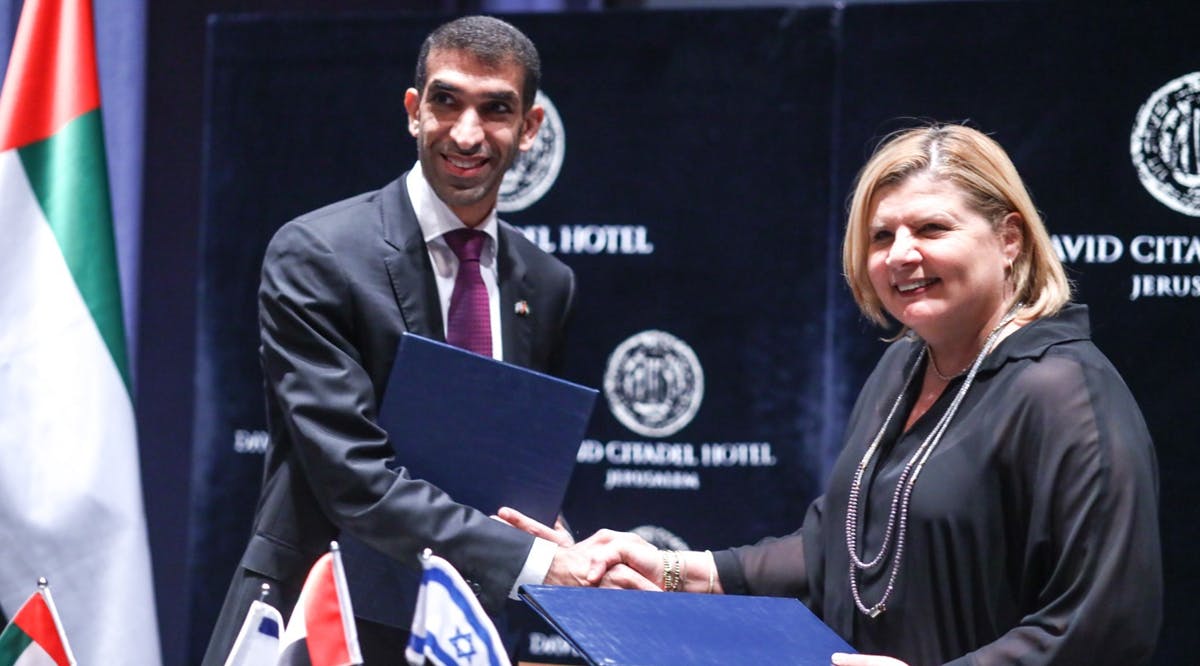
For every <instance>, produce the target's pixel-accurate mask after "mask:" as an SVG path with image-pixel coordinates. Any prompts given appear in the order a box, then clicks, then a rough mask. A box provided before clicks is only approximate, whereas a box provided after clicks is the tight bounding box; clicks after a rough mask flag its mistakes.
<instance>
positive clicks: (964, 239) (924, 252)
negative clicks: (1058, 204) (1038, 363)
mask: <svg viewBox="0 0 1200 666" xmlns="http://www.w3.org/2000/svg"><path fill="white" fill-rule="evenodd" d="M867 235H868V240H869V250H868V252H867V273H868V275H869V277H870V280H871V286H872V287H874V289H875V293H876V294H878V295H879V299H880V301H881V302H882V303H883V307H884V309H886V310H887V311H888V313H889V314H891V315H892V316H893V317H895V318H896V319H897V320H898V321H899V322H900V323H902V324H904V325H905V326H908V327H909V328H911V329H912V330H914V331H915V332H916V333H917V335H920V336H921V337H922V338H923V339H925V340H926V341H928V342H930V343H931V344H935V345H936V344H937V342H939V341H944V340H954V339H959V338H960V336H968V337H969V338H975V337H977V336H978V335H979V332H980V331H981V330H983V329H984V327H986V326H988V324H989V322H994V321H996V320H997V319H999V318H1000V317H1001V316H1002V315H1003V313H1002V312H1001V309H1002V308H1003V307H1004V305H1005V302H1006V299H1007V298H1008V296H1009V295H1010V294H1009V288H1008V281H1007V277H1006V268H1007V266H1008V265H1009V263H1010V262H1011V261H1012V260H1013V259H1015V258H1016V256H1017V253H1018V252H1019V251H1020V230H1019V225H1018V224H1017V215H1016V214H1015V213H1013V214H1010V215H1009V216H1008V217H1007V218H1005V220H1004V221H1003V222H1002V223H1001V225H1000V231H999V232H997V231H996V230H994V229H993V225H992V223H991V222H989V221H988V220H987V219H986V218H984V217H983V216H982V215H980V214H979V213H978V212H976V211H975V210H974V209H973V208H971V207H970V206H969V205H968V203H967V199H966V197H965V196H964V195H963V193H962V190H960V189H959V188H958V186H956V185H954V184H952V183H951V182H949V181H946V180H938V179H935V178H932V177H930V176H929V175H926V174H918V175H916V176H913V177H910V178H909V179H907V180H905V181H903V182H901V183H899V184H898V185H892V186H889V187H887V188H884V189H882V190H880V191H879V192H878V193H876V195H875V197H874V199H873V200H872V205H871V208H870V215H869V217H868V219H867Z"/></svg>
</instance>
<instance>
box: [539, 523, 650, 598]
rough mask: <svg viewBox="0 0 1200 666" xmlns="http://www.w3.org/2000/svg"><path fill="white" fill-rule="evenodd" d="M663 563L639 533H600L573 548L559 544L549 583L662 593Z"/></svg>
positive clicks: (602, 531)
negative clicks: (660, 581)
mask: <svg viewBox="0 0 1200 666" xmlns="http://www.w3.org/2000/svg"><path fill="white" fill-rule="evenodd" d="M543 527H544V526H543ZM661 561H662V558H661V556H660V555H659V554H658V549H656V548H655V547H654V546H651V545H650V544H649V543H646V541H645V540H643V539H642V538H641V537H639V536H637V535H636V534H631V533H628V532H613V531H612V530H600V531H599V532H596V533H595V534H593V535H592V536H591V537H588V538H587V539H585V540H583V541H581V542H579V543H577V544H574V545H572V546H566V547H564V546H561V545H560V546H559V549H558V552H557V553H556V554H555V556H554V561H553V562H552V563H551V564H550V571H549V572H547V574H546V583H547V584H548V585H580V586H590V587H595V586H603V587H621V588H627V589H636V590H659V589H662V588H661V586H660V585H659V584H658V581H659V580H660V579H661V578H662V567H661Z"/></svg>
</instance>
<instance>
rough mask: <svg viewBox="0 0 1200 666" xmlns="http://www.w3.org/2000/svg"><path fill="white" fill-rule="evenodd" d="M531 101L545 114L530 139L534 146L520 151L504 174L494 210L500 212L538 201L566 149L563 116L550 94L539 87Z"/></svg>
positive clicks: (555, 174)
mask: <svg viewBox="0 0 1200 666" xmlns="http://www.w3.org/2000/svg"><path fill="white" fill-rule="evenodd" d="M533 103H534V104H539V105H541V107H542V108H543V109H545V111H546V118H545V120H543V121H542V127H541V129H539V130H538V133H537V136H536V137H535V138H534V140H533V147H532V148H530V149H529V150H527V151H525V152H523V153H520V154H519V155H518V156H517V159H516V161H515V162H513V165H512V166H511V167H509V169H508V171H507V172H505V174H504V180H503V181H501V183H500V198H499V200H498V201H497V202H496V210H498V211H500V212H501V213H512V212H516V211H519V210H525V209H526V208H529V207H530V206H532V205H533V204H535V203H537V202H538V200H540V199H541V198H542V197H543V196H545V194H546V192H549V191H550V188H551V186H553V185H554V181H555V180H556V179H557V178H558V172H559V171H561V170H562V164H563V156H564V155H566V152H567V133H566V130H565V129H564V128H563V122H562V117H560V116H559V115H558V109H556V108H555V107H554V103H553V102H551V101H550V98H549V97H547V96H546V94H545V93H543V92H542V91H540V90H539V91H538V93H537V97H535V98H534V100H533Z"/></svg>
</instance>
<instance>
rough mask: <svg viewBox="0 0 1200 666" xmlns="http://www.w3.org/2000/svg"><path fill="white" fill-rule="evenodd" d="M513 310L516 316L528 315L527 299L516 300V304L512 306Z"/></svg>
mask: <svg viewBox="0 0 1200 666" xmlns="http://www.w3.org/2000/svg"><path fill="white" fill-rule="evenodd" d="M513 312H516V313H517V316H518V317H528V316H529V301H517V303H516V305H514V306H513Z"/></svg>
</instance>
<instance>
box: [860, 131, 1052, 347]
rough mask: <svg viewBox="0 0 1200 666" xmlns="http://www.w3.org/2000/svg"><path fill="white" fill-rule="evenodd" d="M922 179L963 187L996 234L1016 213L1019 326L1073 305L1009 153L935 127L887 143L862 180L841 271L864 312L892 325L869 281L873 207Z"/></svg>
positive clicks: (973, 134)
mask: <svg viewBox="0 0 1200 666" xmlns="http://www.w3.org/2000/svg"><path fill="white" fill-rule="evenodd" d="M918 174H923V175H928V176H931V177H933V178H935V179H939V180H946V181H948V182H951V183H953V184H954V185H956V186H958V188H959V189H961V190H962V192H963V194H964V195H965V196H966V199H967V202H968V203H969V204H970V205H971V206H972V208H974V209H975V211H976V212H978V213H979V214H981V215H983V216H984V217H985V218H987V219H988V220H989V221H991V222H992V224H993V226H994V227H995V228H996V230H997V232H999V230H1000V225H1001V223H1002V222H1003V220H1004V219H1005V217H1007V216H1008V215H1009V213H1017V215H1018V216H1019V217H1020V221H1019V223H1020V224H1021V227H1022V234H1021V237H1022V241H1021V251H1020V253H1019V254H1018V255H1017V257H1016V259H1015V260H1014V261H1013V264H1012V270H1011V273H1010V275H1009V277H1010V279H1011V280H1012V283H1013V294H1014V295H1013V299H1012V301H1011V303H1009V304H1007V305H1011V304H1012V303H1017V302H1021V303H1024V304H1025V305H1024V307H1023V308H1022V309H1021V312H1019V313H1018V317H1019V318H1020V319H1023V320H1026V321H1030V320H1033V319H1037V318H1039V317H1046V316H1049V315H1052V314H1055V313H1056V312H1058V311H1059V310H1060V309H1062V307H1063V306H1064V305H1066V304H1067V302H1068V301H1070V300H1071V284H1070V282H1068V281H1067V276H1066V273H1065V272H1064V271H1063V267H1062V262H1060V261H1059V259H1058V255H1057V254H1055V252H1054V246H1053V244H1052V243H1051V242H1050V235H1049V234H1048V233H1046V226H1045V225H1044V224H1043V223H1042V218H1041V215H1039V214H1038V212H1037V209H1036V208H1035V207H1034V205H1033V199H1032V198H1031V197H1030V196H1029V191H1028V190H1027V189H1026V188H1025V183H1023V182H1022V181H1021V176H1020V175H1019V174H1018V173H1017V169H1016V167H1014V166H1013V163H1012V160H1010V159H1009V157H1008V154H1007V153H1005V152H1004V149H1003V148H1001V147H1000V144H998V143H996V142H995V141H994V140H992V139H991V138H990V137H988V136H986V135H985V134H983V133H982V132H980V131H978V130H975V129H971V128H970V127H964V126H962V125H932V126H929V127H919V128H915V129H909V130H903V131H901V132H898V133H896V134H893V135H892V136H891V137H889V138H887V139H886V140H884V141H883V142H882V143H881V144H880V146H879V148H877V149H876V150H875V154H874V155H872V156H871V159H870V160H868V161H867V164H866V166H864V167H863V168H862V171H860V172H859V173H858V178H857V179H856V181H855V186H854V194H853V196H852V197H851V200H850V215H849V217H848V218H847V220H846V235H845V238H844V239H843V241H842V270H843V271H844V272H845V275H846V282H847V283H848V284H849V285H850V291H851V292H852V293H853V294H854V300H855V302H856V303H858V307H859V309H860V310H862V313H863V314H864V315H866V316H867V317H868V318H869V319H871V320H872V321H874V322H876V323H877V324H879V325H880V326H887V319H886V317H885V316H884V313H883V305H882V302H881V301H880V299H879V295H878V294H877V293H875V289H874V288H873V287H872V286H871V280H870V277H869V276H868V275H867V254H868V252H869V250H870V242H871V239H870V231H869V226H870V222H871V220H870V219H869V216H870V215H871V213H872V209H871V206H872V204H873V202H874V199H875V195H876V194H878V193H879V192H880V191H881V190H883V189H885V188H888V187H893V186H896V185H899V184H900V183H902V182H904V181H906V180H908V179H909V178H911V177H913V176H916V175H918Z"/></svg>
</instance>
